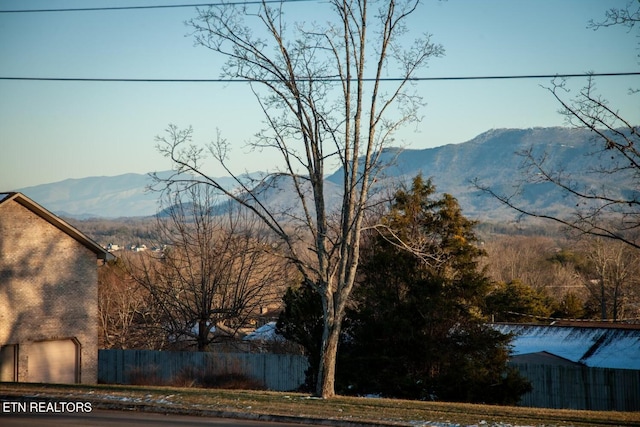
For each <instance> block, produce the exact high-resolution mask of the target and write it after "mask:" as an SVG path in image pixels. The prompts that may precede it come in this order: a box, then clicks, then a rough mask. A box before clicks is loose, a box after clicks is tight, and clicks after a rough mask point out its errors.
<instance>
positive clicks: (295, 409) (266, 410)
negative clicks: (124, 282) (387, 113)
mask: <svg viewBox="0 0 640 427" xmlns="http://www.w3.org/2000/svg"><path fill="white" fill-rule="evenodd" d="M0 396H2V397H4V398H6V397H11V398H17V397H19V396H21V397H24V398H38V399H47V398H48V399H66V400H69V399H74V400H76V401H90V402H92V404H93V407H94V408H101V407H102V408H117V407H123V408H128V409H138V410H147V411H157V412H172V413H183V414H200V415H204V416H221V415H222V416H224V415H235V416H237V415H238V414H251V415H253V416H255V415H277V416H289V417H304V418H312V419H313V418H315V419H336V420H345V421H354V422H369V423H375V424H388V425H410V424H411V425H415V424H417V423H425V422H429V421H431V422H450V423H458V424H462V425H469V424H479V423H480V422H482V421H486V422H487V423H489V424H491V423H504V424H511V425H527V426H575V427H579V426H640V413H634V412H598V411H575V410H552V409H538V408H521V407H505V406H490V405H471V404H460V403H443V402H417V401H408V400H394V399H366V398H355V397H336V398H334V399H329V400H322V399H314V398H310V397H309V396H308V395H303V394H299V393H274V392H266V391H238V390H213V389H194V388H177V387H148V386H113V385H97V386H84V385H69V386H53V385H38V384H22V383H21V384H2V385H1V386H0Z"/></svg>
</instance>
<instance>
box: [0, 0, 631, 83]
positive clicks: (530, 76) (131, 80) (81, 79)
mask: <svg viewBox="0 0 640 427" xmlns="http://www.w3.org/2000/svg"><path fill="white" fill-rule="evenodd" d="M298 1H301V0H298ZM623 76H640V71H632V72H621V73H571V74H524V75H501V76H500V75H497V76H451V77H447V76H444V77H413V78H409V79H406V80H408V81H413V82H428V81H456V80H518V79H520V80H523V79H554V78H570V77H623ZM0 80H9V81H10V80H13V81H16V80H19V81H52V82H128V83H247V82H248V81H249V80H246V79H150V78H140V79H136V78H106V77H24V76H22V77H20V76H18V77H16V76H0ZM297 80H298V81H300V82H304V81H311V80H313V81H318V82H328V83H331V82H341V81H342V80H341V79H340V78H338V77H324V78H314V79H305V78H299V79H297ZM404 80H405V79H404V78H401V77H389V78H381V79H379V81H382V82H398V81H404ZM278 81H279V80H264V82H267V83H276V82H278ZM362 81H364V82H373V81H376V79H374V78H363V79H362Z"/></svg>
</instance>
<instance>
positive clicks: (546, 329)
mask: <svg viewBox="0 0 640 427" xmlns="http://www.w3.org/2000/svg"><path fill="white" fill-rule="evenodd" d="M494 327H495V328H496V329H497V330H499V331H500V332H502V333H512V334H514V335H515V336H514V338H513V341H512V342H511V345H512V346H513V350H512V354H513V355H514V356H518V355H524V354H528V353H538V352H542V351H544V352H547V353H552V354H554V355H555V356H559V357H562V358H564V359H568V360H570V361H572V362H576V363H583V364H584V365H586V366H590V367H596V368H618V369H638V370H640V329H637V328H636V329H627V328H616V327H606V326H601V327H580V326H556V325H526V324H494Z"/></svg>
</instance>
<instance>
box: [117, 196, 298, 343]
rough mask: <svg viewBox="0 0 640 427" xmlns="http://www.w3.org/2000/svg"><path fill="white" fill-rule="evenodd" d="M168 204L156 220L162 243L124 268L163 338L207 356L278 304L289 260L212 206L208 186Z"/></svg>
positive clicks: (253, 226) (256, 231)
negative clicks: (154, 315)
mask: <svg viewBox="0 0 640 427" xmlns="http://www.w3.org/2000/svg"><path fill="white" fill-rule="evenodd" d="M187 194H188V195H189V197H188V198H186V199H185V196H186V195H187ZM168 200H169V206H168V207H167V208H166V209H165V210H163V211H162V212H160V214H159V215H158V217H157V223H158V235H159V238H160V239H161V242H162V243H164V244H165V245H166V246H165V247H164V249H163V250H156V251H145V252H143V253H141V254H140V256H139V257H138V259H137V260H136V262H130V263H129V271H130V274H131V275H132V277H133V278H134V279H135V280H136V281H137V282H138V283H139V284H140V285H141V286H142V287H143V288H144V289H146V290H147V292H148V294H149V297H150V299H151V304H152V306H153V307H155V309H156V310H157V311H158V312H159V314H158V319H159V322H158V325H159V326H160V327H161V328H162V329H163V330H164V331H165V333H166V334H167V336H169V337H171V339H172V340H174V341H176V342H183V343H187V344H188V345H190V346H194V347H196V348H197V350H198V351H205V350H206V349H207V348H208V346H209V345H210V344H211V343H213V342H216V341H218V340H221V339H225V338H228V337H234V336H235V334H236V333H237V331H238V329H239V328H241V327H246V326H247V325H248V323H249V321H251V320H253V319H255V317H257V316H258V315H260V314H261V312H262V310H263V309H265V308H267V307H268V306H270V305H273V304H274V303H277V302H278V301H279V299H280V298H281V295H282V294H283V293H284V288H285V276H286V270H285V266H286V263H285V262H284V260H283V258H282V257H280V256H277V255H274V253H275V252H276V250H277V247H276V246H275V245H273V244H272V242H271V241H270V240H269V239H268V237H267V235H265V234H264V233H263V232H262V230H261V229H260V227H258V225H259V223H258V222H256V220H255V219H254V218H251V216H250V215H245V214H243V213H242V212H239V211H238V209H234V207H233V206H231V207H230V206H223V207H222V208H220V207H216V203H215V202H216V199H215V197H214V196H213V194H212V190H211V189H210V188H204V187H202V186H192V187H189V188H186V189H182V190H180V191H177V192H175V193H173V194H172V197H170V198H169V199H168ZM225 208H226V212H224V213H221V212H216V211H215V210H216V209H225Z"/></svg>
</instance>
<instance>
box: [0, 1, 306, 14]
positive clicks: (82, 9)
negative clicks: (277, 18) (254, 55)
mask: <svg viewBox="0 0 640 427" xmlns="http://www.w3.org/2000/svg"><path fill="white" fill-rule="evenodd" d="M310 1H318V0H264V1H263V0H244V1H238V2H216V3H193V4H164V5H147V6H104V7H74V8H65V9H15V10H0V13H48V12H103V11H110V10H140V9H176V8H184V7H213V6H216V7H220V6H245V5H253V4H263V3H264V4H271V3H300V2H310Z"/></svg>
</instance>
